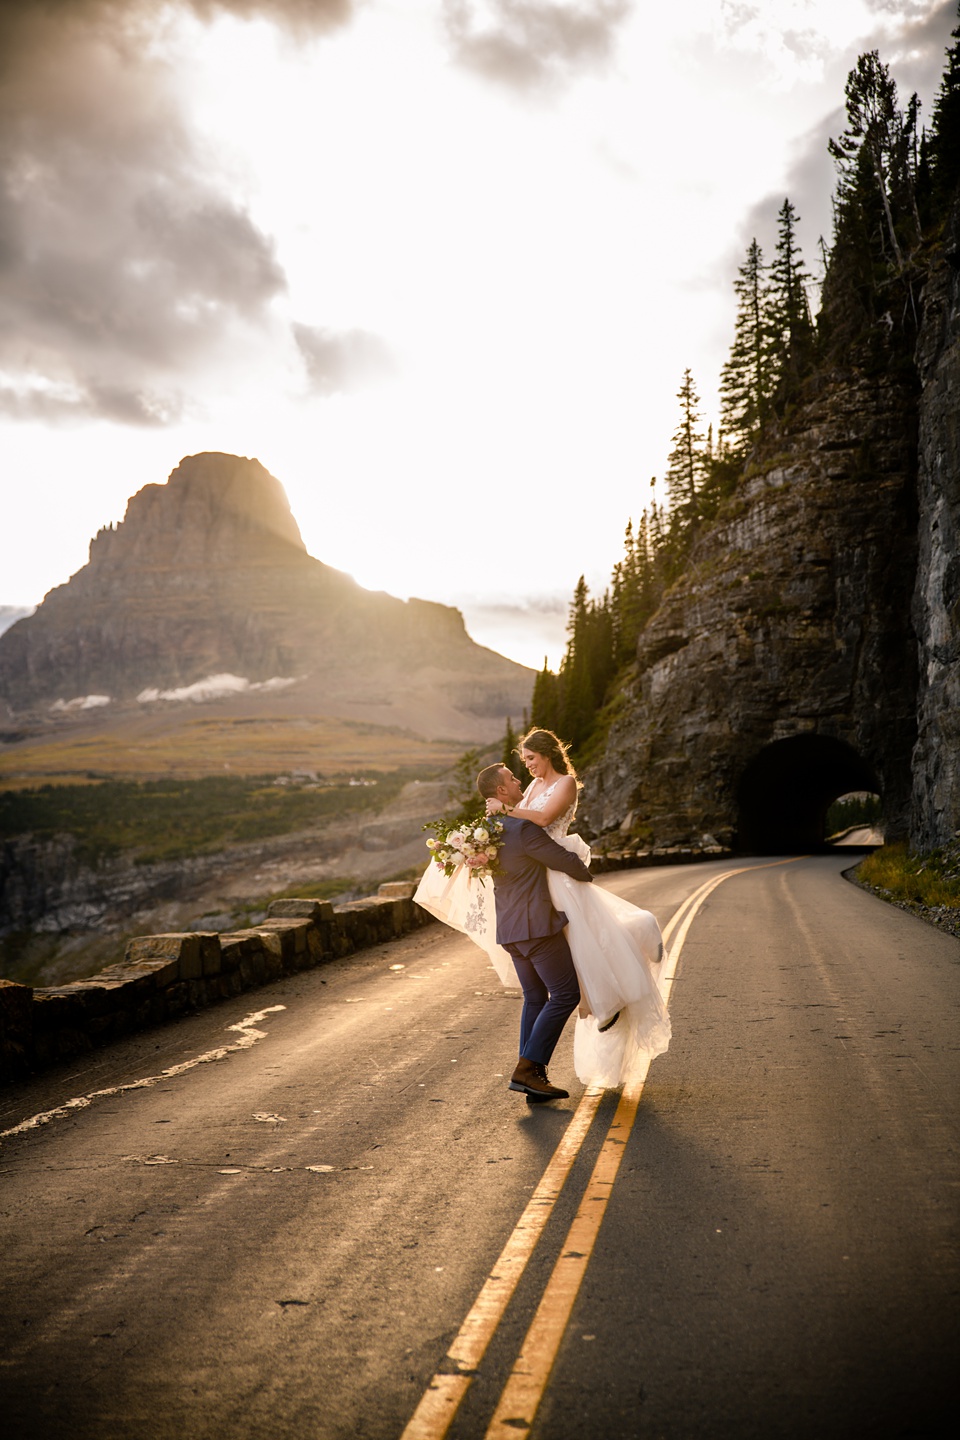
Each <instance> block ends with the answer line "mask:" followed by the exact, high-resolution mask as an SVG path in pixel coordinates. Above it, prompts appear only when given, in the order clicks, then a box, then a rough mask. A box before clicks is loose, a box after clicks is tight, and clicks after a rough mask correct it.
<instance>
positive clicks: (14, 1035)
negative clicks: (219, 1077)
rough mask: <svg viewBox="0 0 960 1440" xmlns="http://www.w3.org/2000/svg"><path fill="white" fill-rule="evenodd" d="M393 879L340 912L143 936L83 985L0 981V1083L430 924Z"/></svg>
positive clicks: (285, 910)
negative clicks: (39, 986) (48, 985)
mask: <svg viewBox="0 0 960 1440" xmlns="http://www.w3.org/2000/svg"><path fill="white" fill-rule="evenodd" d="M413 892H414V886H413V885H412V884H409V883H405V882H400V881H395V882H392V883H390V884H387V885H381V886H380V889H379V891H378V892H377V894H376V895H375V896H371V897H370V898H368V899H365V900H354V901H352V902H351V903H350V904H348V905H337V906H334V905H331V904H329V903H328V902H326V901H321V900H276V901H274V903H273V904H272V905H271V906H270V909H269V912H268V917H267V919H266V920H265V921H264V922H263V923H262V924H261V925H256V926H254V927H252V928H251V929H249V930H237V931H234V932H232V933H230V934H222V935H221V934H217V933H214V932H210V933H194V934H180V935H143V936H139V937H137V938H136V939H134V940H131V941H129V943H128V944H127V948H126V953H125V955H124V958H123V960H122V961H120V962H119V964H116V965H110V966H108V967H107V969H106V970H101V971H100V972H99V974H97V975H92V976H90V978H89V979H87V980H75V981H73V983H72V984H70V985H57V986H53V987H51V988H49V989H36V990H35V989H33V988H32V987H31V986H29V985H17V984H15V983H13V982H12V981H10V980H0V1083H4V1082H9V1081H11V1080H16V1079H20V1078H22V1077H23V1076H25V1075H29V1074H30V1073H31V1072H33V1071H35V1070H40V1069H43V1068H44V1067H45V1066H47V1065H53V1064H56V1063H57V1062H58V1061H61V1060H69V1059H71V1058H72V1057H73V1056H75V1055H80V1054H83V1053H84V1052H85V1051H88V1050H92V1049H93V1048H94V1047H95V1046H97V1045H102V1044H105V1043H107V1042H109V1041H111V1040H116V1039H118V1038H119V1037H120V1036H122V1035H128V1034H130V1033H131V1032H133V1031H135V1030H142V1029H145V1028H146V1027H147V1026H149V1025H157V1024H160V1023H162V1022H163V1021H165V1020H173V1019H176V1018H177V1017H178V1016H180V1015H186V1014H190V1013H191V1012H192V1011H194V1010H199V1009H201V1008H202V1007H203V1006H206V1005H213V1004H216V1002H217V1001H218V1000H225V999H227V998H228V997H229V996H232V995H239V994H241V993H242V992H243V991H244V990H252V989H254V988H255V987H256V986H258V985H266V984H267V983H268V982H269V981H271V980H278V979H279V978H280V977H281V976H282V975H292V974H294V973H295V972H296V971H298V970H308V969H311V968H312V967H313V966H315V965H322V964H324V963H325V962H326V961H328V960H336V959H339V958H340V957H341V956H343V955H349V954H351V953H352V952H353V951H355V950H363V949H366V948H367V947H369V946H371V945H379V944H382V943H383V942H384V941H387V940H394V939H396V938H397V937H398V936H400V935H404V934H406V933H407V932H408V931H410V930H415V929H418V928H419V927H420V926H422V925H428V924H431V923H433V918H432V916H430V915H428V914H427V912H426V911H425V910H421V909H420V907H419V905H415V904H414V902H413V899H412V896H413Z"/></svg>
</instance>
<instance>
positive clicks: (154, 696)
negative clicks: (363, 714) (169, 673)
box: [71, 674, 296, 705]
mask: <svg viewBox="0 0 960 1440" xmlns="http://www.w3.org/2000/svg"><path fill="white" fill-rule="evenodd" d="M295 684H296V680H295V679H286V678H284V677H283V676H281V675H275V676H274V677H273V679H272V680H247V679H246V678H245V677H244V676H243V675H229V674H223V675H208V676H207V678H206V679H205V680H197V681H195V682H194V683H193V684H192V685H181V686H180V687H179V688H178V689H176V690H156V689H153V688H150V689H147V690H141V691H140V694H139V695H138V696H137V699H138V701H139V702H140V704H141V705H153V704H155V703H156V701H158V700H172V701H173V702H174V703H179V702H182V701H190V702H191V703H192V704H194V705H203V704H205V703H206V702H207V701H209V700H225V699H227V698H228V697H229V696H232V695H252V694H254V693H255V692H266V693H268V694H270V693H273V692H274V691H277V690H286V689H287V688H288V686H290V685H295ZM73 703H75V702H71V704H73Z"/></svg>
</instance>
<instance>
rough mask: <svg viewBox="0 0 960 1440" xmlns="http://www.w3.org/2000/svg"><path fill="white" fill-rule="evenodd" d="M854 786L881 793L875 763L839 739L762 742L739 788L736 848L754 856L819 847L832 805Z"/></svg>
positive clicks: (802, 737)
mask: <svg viewBox="0 0 960 1440" xmlns="http://www.w3.org/2000/svg"><path fill="white" fill-rule="evenodd" d="M857 790H866V791H872V792H876V793H879V792H880V785H879V783H878V780H877V775H876V772H875V771H874V769H873V767H872V766H871V765H869V764H868V763H867V761H866V760H864V759H863V757H862V756H860V755H858V754H857V752H856V750H854V749H853V748H852V746H850V745H846V744H844V742H843V741H842V740H832V739H830V738H829V737H827V736H825V735H795V736H792V737H791V738H790V739H789V740H776V741H774V742H773V744H771V745H765V746H764V748H763V749H762V750H761V751H760V752H759V753H758V754H757V755H755V756H754V758H753V759H752V760H751V761H750V762H749V764H748V765H747V767H746V769H745V770H744V772H743V775H742V777H741V780H740V784H739V786H738V789H737V809H738V825H737V839H736V847H737V849H738V850H740V851H742V852H744V853H749V854H752V855H784V854H787V855H789V854H796V853H797V852H798V851H803V852H805V851H809V850H816V849H819V848H821V847H822V845H823V843H824V822H825V819H826V814H827V811H828V809H829V808H830V806H831V804H832V803H833V801H834V800H836V799H837V798H838V796H840V795H845V794H847V793H848V792H850V791H857Z"/></svg>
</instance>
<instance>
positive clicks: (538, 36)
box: [443, 0, 630, 91]
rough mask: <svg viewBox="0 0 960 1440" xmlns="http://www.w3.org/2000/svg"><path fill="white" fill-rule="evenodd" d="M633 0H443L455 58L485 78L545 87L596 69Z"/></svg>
mask: <svg viewBox="0 0 960 1440" xmlns="http://www.w3.org/2000/svg"><path fill="white" fill-rule="evenodd" d="M629 9H630V4H629V0H582V3H580V4H566V3H564V0H556V3H552V0H486V6H485V14H484V15H483V17H482V18H479V15H478V12H480V10H481V5H480V4H476V3H474V0H443V10H444V23H445V26H446V31H447V38H448V40H449V43H450V45H451V47H452V49H453V53H454V56H455V58H456V60H457V62H458V63H459V64H460V65H462V66H464V68H465V69H468V70H472V71H474V72H475V73H476V74H478V75H480V76H482V77H483V78H484V79H485V80H489V81H492V82H493V83H495V84H498V85H503V86H506V87H507V88H508V89H512V90H519V91H535V90H541V89H544V88H546V87H549V86H553V85H556V84H558V83H562V82H566V81H569V80H571V79H573V78H574V77H575V76H576V75H577V74H578V73H579V72H581V71H584V70H592V69H596V68H597V67H598V66H600V65H602V64H604V63H605V62H606V61H607V60H608V59H609V58H610V55H611V53H612V51H613V46H614V41H615V38H616V32H617V29H618V27H619V26H620V24H621V23H622V21H623V20H624V19H625V17H626V15H627V14H628V12H629Z"/></svg>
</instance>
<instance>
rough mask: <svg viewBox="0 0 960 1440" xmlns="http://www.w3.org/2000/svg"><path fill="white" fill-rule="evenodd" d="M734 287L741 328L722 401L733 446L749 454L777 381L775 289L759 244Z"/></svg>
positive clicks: (736, 334) (722, 386) (726, 372)
mask: <svg viewBox="0 0 960 1440" xmlns="http://www.w3.org/2000/svg"><path fill="white" fill-rule="evenodd" d="M733 288H734V290H735V291H736V295H737V302H738V303H737V318H736V327H735V330H734V337H733V345H732V347H731V350H730V356H729V359H728V360H727V362H726V364H725V365H724V367H723V372H722V374H721V376H720V402H721V408H722V414H723V427H724V431H725V433H726V435H727V437H728V440H729V443H730V444H731V446H732V447H733V448H735V449H737V450H740V451H744V450H746V449H748V448H749V447H750V445H752V444H753V442H754V441H755V440H756V439H757V437H758V435H759V433H760V431H761V430H762V428H763V426H764V425H765V424H766V423H767V421H768V419H769V418H770V415H771V412H772V406H773V394H774V391H775V389H776V381H777V374H776V359H775V356H776V331H775V328H774V323H773V319H772V314H771V302H770V286H769V283H768V280H767V268H766V266H765V265H764V263H763V251H762V250H761V249H760V246H759V245H758V244H757V241H756V239H754V240H751V242H750V244H749V246H748V247H747V258H746V260H745V261H744V263H743V264H742V265H741V266H740V270H739V272H738V275H737V279H736V280H735V281H734V282H733Z"/></svg>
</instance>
